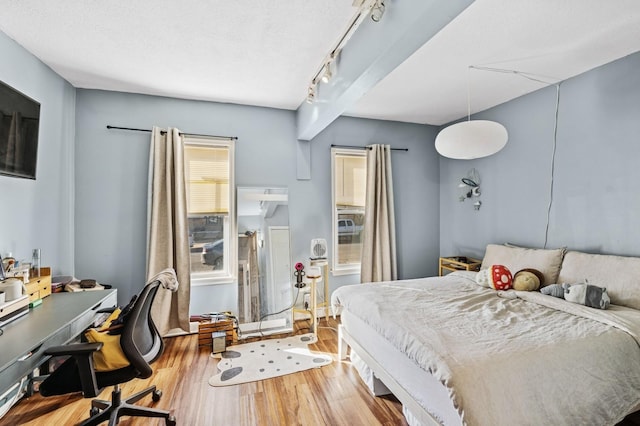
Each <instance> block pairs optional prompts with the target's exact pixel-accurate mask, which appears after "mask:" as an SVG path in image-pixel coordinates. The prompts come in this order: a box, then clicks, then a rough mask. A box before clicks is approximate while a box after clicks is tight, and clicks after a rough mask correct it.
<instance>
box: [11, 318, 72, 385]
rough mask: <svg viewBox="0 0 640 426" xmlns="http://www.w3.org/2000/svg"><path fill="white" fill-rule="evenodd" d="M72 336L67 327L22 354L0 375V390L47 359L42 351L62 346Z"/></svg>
mask: <svg viewBox="0 0 640 426" xmlns="http://www.w3.org/2000/svg"><path fill="white" fill-rule="evenodd" d="M71 338H72V336H71V335H70V334H69V327H65V328H64V329H62V330H60V331H58V332H57V333H56V334H55V335H53V336H51V338H49V339H47V341H46V342H44V343H42V344H40V345H36V346H35V347H34V348H32V349H31V351H29V352H26V353H24V354H22V356H21V357H20V358H19V361H16V362H14V363H13V364H11V365H10V366H9V367H7V368H6V369H5V370H3V371H2V372H1V374H0V389H7V388H9V387H10V386H12V385H13V384H15V383H17V382H19V381H20V380H21V379H22V378H23V377H24V376H26V375H27V374H29V373H30V372H32V371H33V370H34V369H35V368H37V367H39V366H40V365H41V364H42V363H43V362H44V361H45V360H46V359H47V358H48V357H47V356H46V355H44V351H46V350H47V348H50V347H51V346H58V345H64V344H65V343H67V342H68V341H69V340H71Z"/></svg>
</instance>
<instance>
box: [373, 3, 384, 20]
mask: <svg viewBox="0 0 640 426" xmlns="http://www.w3.org/2000/svg"><path fill="white" fill-rule="evenodd" d="M384 9H385V6H384V1H383V0H377V1H376V2H375V4H374V5H373V7H372V8H371V20H372V21H373V22H380V20H381V19H382V15H384Z"/></svg>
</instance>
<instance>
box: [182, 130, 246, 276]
mask: <svg viewBox="0 0 640 426" xmlns="http://www.w3.org/2000/svg"><path fill="white" fill-rule="evenodd" d="M233 148H234V146H233V141H220V140H218V139H210V138H196V137H185V140H184V163H185V180H186V187H187V215H188V222H189V247H190V251H191V280H192V282H193V284H194V285H198V284H212V283H216V282H229V281H231V280H233V279H234V277H235V273H234V271H235V270H236V268H235V260H234V259H233V258H234V256H233V253H235V240H234V239H233V238H231V235H232V229H234V226H233V225H234V224H233V220H234V217H235V215H234V212H233V210H234V204H235V203H234V198H233V197H234V193H233V188H234V185H233V175H234V173H233V165H234V150H233Z"/></svg>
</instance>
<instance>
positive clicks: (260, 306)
mask: <svg viewBox="0 0 640 426" xmlns="http://www.w3.org/2000/svg"><path fill="white" fill-rule="evenodd" d="M237 214H238V222H237V223H238V310H237V312H238V322H239V324H240V331H241V336H242V337H248V336H254V335H256V334H258V335H260V334H273V333H280V332H284V331H289V330H291V329H292V317H291V312H292V311H291V304H292V296H293V291H292V286H291V274H292V272H291V271H292V269H291V248H290V238H289V196H288V191H287V188H275V187H238V193H237Z"/></svg>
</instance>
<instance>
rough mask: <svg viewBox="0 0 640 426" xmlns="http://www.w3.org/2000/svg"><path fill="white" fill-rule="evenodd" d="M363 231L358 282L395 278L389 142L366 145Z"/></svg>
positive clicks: (394, 237) (393, 215)
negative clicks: (365, 191) (365, 190)
mask: <svg viewBox="0 0 640 426" xmlns="http://www.w3.org/2000/svg"><path fill="white" fill-rule="evenodd" d="M363 234H364V237H363V241H362V261H361V271H360V280H361V282H363V283H368V282H379V281H392V280H396V279H397V278H398V265H397V259H396V220H395V213H394V209H393V179H392V176H391V147H390V146H389V145H370V146H368V147H367V196H366V199H365V208H364V232H363Z"/></svg>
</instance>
